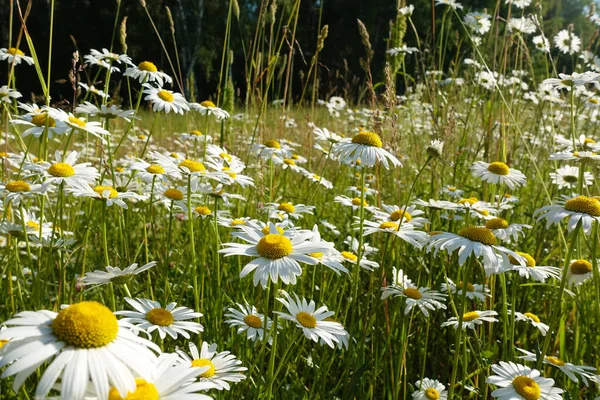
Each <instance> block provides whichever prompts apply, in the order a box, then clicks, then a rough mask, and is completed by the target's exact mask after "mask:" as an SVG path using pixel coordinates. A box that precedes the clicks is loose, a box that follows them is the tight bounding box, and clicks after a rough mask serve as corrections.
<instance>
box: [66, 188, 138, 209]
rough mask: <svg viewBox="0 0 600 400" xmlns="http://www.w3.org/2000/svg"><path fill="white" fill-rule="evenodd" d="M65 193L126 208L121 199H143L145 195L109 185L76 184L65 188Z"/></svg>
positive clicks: (109, 205)
mask: <svg viewBox="0 0 600 400" xmlns="http://www.w3.org/2000/svg"><path fill="white" fill-rule="evenodd" d="M66 192H67V193H71V194H72V195H73V196H75V197H91V198H93V199H97V200H103V201H106V205H107V206H108V207H111V206H112V205H113V204H116V205H117V206H119V207H121V208H125V209H127V208H128V206H127V204H126V203H125V202H124V201H123V200H125V199H130V200H135V201H137V200H144V199H145V197H144V196H141V195H139V194H137V193H133V192H119V191H117V190H116V189H115V188H113V187H112V186H109V185H98V186H94V187H92V186H90V185H76V186H71V187H68V188H66Z"/></svg>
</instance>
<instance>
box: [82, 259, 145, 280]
mask: <svg viewBox="0 0 600 400" xmlns="http://www.w3.org/2000/svg"><path fill="white" fill-rule="evenodd" d="M155 265H156V261H152V262H149V263H148V264H144V265H142V266H139V267H138V264H137V263H134V264H131V265H130V266H128V267H127V268H123V269H121V268H119V267H111V266H110V265H107V266H106V270H105V271H102V270H99V269H97V270H95V271H94V272H86V273H85V275H84V276H83V283H84V284H86V285H94V286H100V285H106V284H107V283H115V284H123V283H127V282H129V281H130V280H131V279H133V278H134V277H135V276H136V275H138V274H140V273H142V272H144V271H147V270H149V269H150V268H152V267H154V266H155Z"/></svg>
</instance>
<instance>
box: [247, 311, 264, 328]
mask: <svg viewBox="0 0 600 400" xmlns="http://www.w3.org/2000/svg"><path fill="white" fill-rule="evenodd" d="M244 323H245V324H246V325H248V326H249V327H251V328H254V329H258V328H261V327H262V321H261V320H260V318H259V317H257V316H256V315H252V314H249V315H246V316H245V317H244Z"/></svg>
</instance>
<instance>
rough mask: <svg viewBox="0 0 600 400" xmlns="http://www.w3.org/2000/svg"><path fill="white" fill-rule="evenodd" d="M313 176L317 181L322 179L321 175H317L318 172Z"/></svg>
mask: <svg viewBox="0 0 600 400" xmlns="http://www.w3.org/2000/svg"><path fill="white" fill-rule="evenodd" d="M312 177H313V179H315V180H317V181H320V180H321V177H320V176H319V175H317V174H312Z"/></svg>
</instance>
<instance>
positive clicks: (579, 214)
mask: <svg viewBox="0 0 600 400" xmlns="http://www.w3.org/2000/svg"><path fill="white" fill-rule="evenodd" d="M537 214H540V216H539V217H538V219H537V220H538V221H539V220H541V219H545V220H546V229H548V228H549V227H550V226H551V225H553V224H559V223H560V221H562V220H563V219H564V218H567V217H568V218H569V221H568V223H567V231H569V232H571V231H572V230H573V229H575V227H576V226H577V225H578V224H579V223H581V228H582V229H583V231H584V232H585V234H586V235H589V234H590V232H591V230H592V225H593V223H594V222H596V223H598V222H600V200H598V198H596V197H587V196H577V197H573V198H569V197H568V196H561V199H560V200H559V201H558V204H553V205H550V206H544V207H542V208H540V209H539V210H537V211H536V212H535V213H534V214H533V215H534V216H535V215H537Z"/></svg>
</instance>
